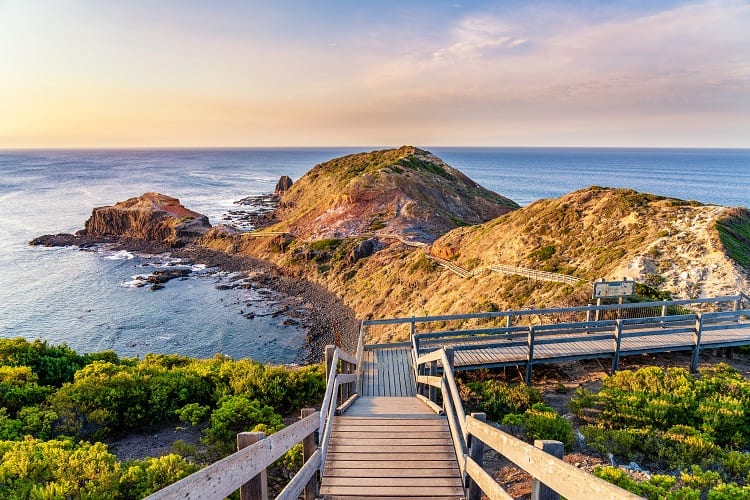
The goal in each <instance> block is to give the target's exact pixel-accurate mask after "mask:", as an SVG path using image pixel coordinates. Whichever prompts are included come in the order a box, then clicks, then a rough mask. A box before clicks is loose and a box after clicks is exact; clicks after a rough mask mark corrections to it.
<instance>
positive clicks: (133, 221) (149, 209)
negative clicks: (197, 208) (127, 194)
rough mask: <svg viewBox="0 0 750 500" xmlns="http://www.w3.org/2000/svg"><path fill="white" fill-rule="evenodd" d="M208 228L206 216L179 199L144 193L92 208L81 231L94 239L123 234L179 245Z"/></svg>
mask: <svg viewBox="0 0 750 500" xmlns="http://www.w3.org/2000/svg"><path fill="white" fill-rule="evenodd" d="M210 228H211V224H209V222H208V217H206V216H205V215H201V214H199V213H197V212H193V211H192V210H189V209H187V208H185V207H183V206H182V205H181V204H180V200H178V199H176V198H172V197H170V196H165V195H163V194H159V193H145V194H144V195H142V196H139V197H136V198H130V199H128V200H125V201H121V202H118V203H116V204H115V205H112V206H107V207H99V208H95V209H94V210H93V212H92V213H91V217H90V218H89V219H88V220H87V221H86V225H85V229H84V230H83V231H81V234H82V235H86V236H91V237H94V238H99V237H106V236H125V237H129V238H137V239H142V240H153V241H158V242H161V243H165V244H168V245H171V246H181V245H184V244H185V243H188V242H190V241H193V240H194V239H195V238H197V237H199V236H201V235H203V234H204V233H205V232H206V231H208V230H209V229H210Z"/></svg>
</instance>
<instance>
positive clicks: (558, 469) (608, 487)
mask: <svg viewBox="0 0 750 500" xmlns="http://www.w3.org/2000/svg"><path fill="white" fill-rule="evenodd" d="M466 423H467V428H468V430H469V433H470V434H471V435H472V436H477V437H478V438H479V439H481V440H482V441H483V442H484V443H485V444H486V445H488V446H491V447H492V448H494V449H495V450H497V451H498V452H499V453H501V454H502V455H504V456H505V457H506V458H508V459H509V460H510V461H512V462H514V463H515V464H516V465H519V466H520V467H522V468H523V469H525V470H526V471H527V472H528V473H529V474H531V475H532V476H534V477H535V478H537V479H539V480H540V481H542V482H543V483H544V484H546V485H547V486H549V487H550V488H552V489H553V490H555V491H556V492H557V493H559V494H560V495H563V496H565V497H566V498H622V499H629V498H630V499H636V498H640V497H639V496H638V495H635V494H632V493H629V492H627V491H625V490H623V489H622V488H620V487H618V486H615V485H614V484H612V483H608V482H607V481H605V480H603V479H600V478H598V477H596V476H593V475H591V474H589V473H587V472H585V471H583V470H581V469H578V468H576V467H574V466H572V465H570V464H568V463H566V462H563V461H562V460H560V459H558V458H555V457H553V456H551V455H548V454H547V453H545V452H544V451H542V450H540V449H537V448H534V447H533V446H531V445H530V444H528V443H525V442H523V441H521V440H519V439H517V438H515V437H513V436H511V435H510V434H506V433H505V432H503V431H501V430H500V429H497V428H495V427H492V426H490V425H488V424H486V423H484V422H481V421H479V420H477V419H476V418H473V417H470V416H469V417H466Z"/></svg>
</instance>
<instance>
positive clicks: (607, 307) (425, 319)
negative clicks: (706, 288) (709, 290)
mask: <svg viewBox="0 0 750 500" xmlns="http://www.w3.org/2000/svg"><path fill="white" fill-rule="evenodd" d="M740 298H741V295H726V296H721V297H710V298H700V299H675V300H662V301H655V302H632V303H627V304H603V305H599V306H597V305H587V306H574V307H553V308H545V309H514V310H508V311H496V312H483V313H468V314H444V315H439V316H412V317H408V318H406V317H402V318H387V319H369V320H364V321H362V324H363V325H364V326H375V325H400V324H406V323H430V322H438V321H453V320H466V319H491V318H503V317H508V316H531V315H545V314H560V313H574V312H587V311H592V312H595V311H615V310H617V309H623V310H624V309H639V308H646V307H660V306H679V305H686V304H710V303H719V302H736V301H737V300H739V299H740Z"/></svg>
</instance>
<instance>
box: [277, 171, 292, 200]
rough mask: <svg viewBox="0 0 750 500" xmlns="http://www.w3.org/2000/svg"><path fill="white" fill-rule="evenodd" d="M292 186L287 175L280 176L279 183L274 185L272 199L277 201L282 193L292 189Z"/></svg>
mask: <svg viewBox="0 0 750 500" xmlns="http://www.w3.org/2000/svg"><path fill="white" fill-rule="evenodd" d="M293 184H294V183H293V182H292V179H291V177H289V176H288V175H282V176H281V177H280V178H279V182H277V183H276V189H274V190H273V197H274V198H275V199H277V200H278V199H279V198H281V196H282V195H283V194H284V193H286V192H287V191H289V190H290V189H291V188H292V185H293Z"/></svg>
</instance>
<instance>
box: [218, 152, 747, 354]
mask: <svg viewBox="0 0 750 500" xmlns="http://www.w3.org/2000/svg"><path fill="white" fill-rule="evenodd" d="M275 215H276V217H277V218H278V220H279V222H278V223H277V224H276V225H275V226H274V227H272V228H270V229H271V230H276V231H286V232H287V233H291V235H289V234H287V235H286V236H284V237H277V238H274V239H269V238H251V237H248V236H247V235H245V236H233V237H225V238H224V239H222V240H218V239H217V240H216V241H206V242H205V244H207V245H209V246H213V247H214V248H226V249H229V248H230V247H231V249H233V250H235V251H237V250H239V251H241V252H244V253H248V254H251V255H254V256H256V257H261V258H264V259H268V260H270V261H272V262H274V263H275V264H277V265H279V267H280V268H281V269H282V270H283V271H284V272H285V273H287V274H290V275H292V276H299V277H304V278H305V279H309V280H312V281H315V282H317V283H320V284H321V285H323V286H325V287H326V288H327V289H328V290H329V291H331V292H332V293H334V294H336V295H337V296H339V297H341V298H342V299H343V300H344V302H345V303H346V305H347V306H349V307H351V308H352V310H353V311H354V312H355V314H356V315H357V316H358V317H360V318H368V317H374V318H383V317H392V316H411V315H416V316H422V315H435V314H448V313H464V312H480V311H488V310H502V309H513V308H527V307H552V306H569V305H582V304H586V303H588V302H590V296H591V282H592V281H594V280H597V279H599V278H608V279H622V278H623V277H628V278H631V279H634V280H636V281H637V282H639V283H641V284H643V285H645V287H640V290H641V291H646V292H648V293H650V294H651V296H662V297H663V296H670V295H671V296H675V297H683V298H688V297H690V298H695V297H699V296H715V295H725V294H733V293H736V292H737V291H738V290H748V288H750V283H749V281H748V272H749V271H750V250H749V249H748V248H749V247H748V242H749V241H750V230H748V228H750V212H748V210H747V209H730V208H725V207H719V206H713V205H703V204H701V203H698V202H694V201H684V200H678V199H674V198H667V197H663V196H657V195H653V194H647V193H640V192H636V191H633V190H630V189H613V188H604V187H597V186H593V187H590V188H586V189H582V190H579V191H576V192H573V193H570V194H567V195H565V196H562V197H560V198H556V199H545V200H539V201H537V202H535V203H533V204H531V205H528V206H526V207H523V208H517V205H515V203H513V202H512V201H510V200H508V199H507V198H504V197H502V196H500V195H497V194H495V193H492V192H490V191H487V190H485V189H484V188H481V187H480V186H478V185H477V184H475V183H474V182H473V181H471V180H470V179H468V178H466V177H465V176H464V175H463V174H461V173H460V172H458V171H457V170H455V169H452V168H451V167H449V166H448V165H446V164H445V163H444V162H443V161H442V160H440V159H439V158H437V157H435V156H434V155H432V154H430V153H428V152H426V151H422V150H419V149H417V148H413V147H408V146H405V147H402V148H400V149H397V150H387V151H375V152H372V153H361V154H357V155H350V156H345V157H343V158H338V159H335V160H331V161H329V162H325V163H322V164H320V165H317V166H315V167H314V168H313V169H312V170H311V171H310V172H308V173H307V174H306V175H305V176H304V177H302V179H300V180H299V181H298V182H297V183H295V185H294V187H293V188H292V189H291V190H290V191H289V192H287V193H286V194H285V195H284V196H283V198H282V200H281V206H280V208H279V209H278V210H277V212H276V214H275ZM393 235H396V236H399V237H401V240H399V239H394V238H392V236H393ZM415 240H416V241H423V242H427V243H429V246H426V247H423V248H419V247H416V248H415V247H414V246H409V245H406V244H405V243H404V241H407V242H408V241H412V242H413V241H415ZM364 243H368V244H369V245H370V246H369V249H368V251H367V252H364V253H363V252H362V251H361V247H362V245H363V244H364ZM430 255H434V256H439V257H442V258H444V259H448V260H450V261H452V262H454V263H456V264H457V265H459V266H461V267H463V268H465V269H468V270H473V269H485V268H487V267H489V266H490V265H492V264H504V265H511V266H520V267H525V268H531V269H535V270H539V271H548V272H554V273H561V274H567V275H572V276H575V277H578V278H580V279H581V281H580V282H579V283H578V284H577V285H566V284H561V283H550V282H539V281H534V280H530V279H527V278H524V277H520V276H513V275H502V274H499V273H495V272H490V271H486V270H485V271H484V272H481V273H479V274H477V275H475V276H474V277H472V278H468V279H467V278H462V277H460V276H457V275H455V274H453V273H451V272H449V271H447V270H446V269H444V268H443V267H440V266H438V265H437V264H436V263H435V262H434V261H433V260H430V259H429V258H428V257H429V256H430ZM400 336H401V334H394V333H392V332H391V333H389V332H386V333H384V334H383V337H382V338H381V340H389V339H397V338H399V337H400Z"/></svg>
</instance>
